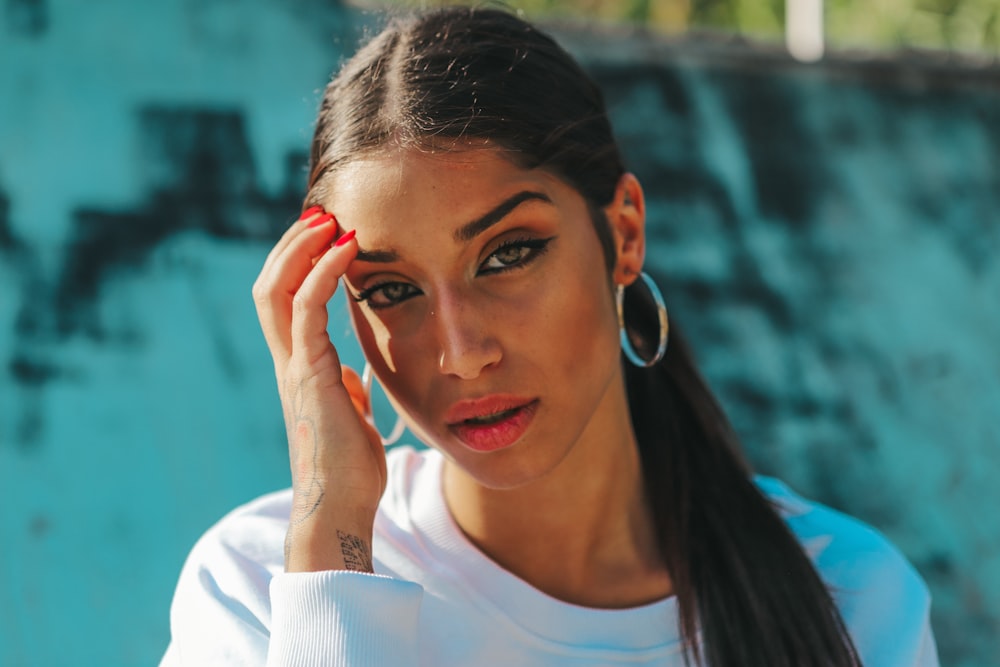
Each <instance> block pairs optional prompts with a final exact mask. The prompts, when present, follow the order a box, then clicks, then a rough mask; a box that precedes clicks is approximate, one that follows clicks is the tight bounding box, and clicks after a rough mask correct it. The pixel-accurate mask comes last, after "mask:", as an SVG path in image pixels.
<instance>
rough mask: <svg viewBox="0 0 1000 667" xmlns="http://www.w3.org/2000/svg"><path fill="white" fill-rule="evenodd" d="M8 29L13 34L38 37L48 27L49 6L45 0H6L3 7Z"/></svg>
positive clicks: (42, 34)
mask: <svg viewBox="0 0 1000 667" xmlns="http://www.w3.org/2000/svg"><path fill="white" fill-rule="evenodd" d="M4 10H5V12H4V14H5V18H6V19H7V26H8V28H9V30H10V31H11V32H12V33H14V34H15V35H21V36H23V37H30V38H38V37H42V36H44V35H45V33H46V32H48V29H49V6H48V2H46V0H7V3H6V6H5V7H4Z"/></svg>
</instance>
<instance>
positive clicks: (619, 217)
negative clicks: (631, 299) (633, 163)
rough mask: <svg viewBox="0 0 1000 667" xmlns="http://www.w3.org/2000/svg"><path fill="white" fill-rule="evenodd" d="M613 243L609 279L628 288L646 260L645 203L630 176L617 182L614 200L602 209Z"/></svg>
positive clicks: (636, 180)
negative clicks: (612, 268) (612, 266)
mask: <svg viewBox="0 0 1000 667" xmlns="http://www.w3.org/2000/svg"><path fill="white" fill-rule="evenodd" d="M604 214H605V216H606V217H607V219H608V224H609V225H610V227H611V234H612V236H613V238H614V242H615V266H614V270H613V271H612V274H611V278H612V280H613V281H614V283H615V284H616V285H626V286H628V285H631V284H632V283H633V282H635V280H636V278H638V277H639V272H640V271H642V264H643V261H644V260H645V257H646V201H645V199H644V198H643V194H642V185H640V184H639V179H637V178H636V177H635V176H634V175H633V174H630V173H625V174H623V175H622V177H621V178H619V179H618V185H617V186H616V187H615V197H614V199H613V200H612V201H611V203H610V204H608V205H607V206H606V207H604Z"/></svg>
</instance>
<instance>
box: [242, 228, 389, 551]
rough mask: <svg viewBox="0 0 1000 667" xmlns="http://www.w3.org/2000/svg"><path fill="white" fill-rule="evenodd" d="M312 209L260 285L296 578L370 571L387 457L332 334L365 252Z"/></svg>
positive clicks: (273, 257) (278, 250) (267, 265)
mask: <svg viewBox="0 0 1000 667" xmlns="http://www.w3.org/2000/svg"><path fill="white" fill-rule="evenodd" d="M337 232H338V225H337V222H336V220H335V219H334V218H333V216H332V215H330V214H325V213H323V212H322V210H320V209H318V208H314V209H310V210H309V211H306V212H305V213H304V214H303V217H302V218H301V219H300V220H298V221H297V222H296V223H295V224H293V225H292V226H291V227H290V228H289V229H288V231H286V232H285V234H284V235H283V236H282V237H281V239H280V240H279V241H278V243H277V244H276V245H275V247H274V249H273V250H271V252H270V254H269V255H268V257H267V260H266V261H265V262H264V268H263V269H262V270H261V272H260V275H259V276H258V277H257V281H256V282H255V283H254V286H253V296H254V302H255V304H256V306H257V316H258V318H259V319H260V324H261V328H262V329H263V331H264V338H265V339H266V341H267V345H268V347H269V348H270V350H271V356H272V358H273V359H274V371H275V376H276V377H277V381H278V393H279V395H280V397H281V404H282V409H283V412H284V416H285V425H286V428H287V431H288V451H289V459H290V462H291V470H292V499H293V500H292V512H291V517H290V522H289V529H288V538H287V540H286V543H285V567H286V569H287V570H288V571H315V570H322V569H361V570H371V551H370V549H371V547H370V545H371V534H372V524H373V522H374V517H375V511H376V509H377V507H378V503H379V499H380V498H381V496H382V492H383V491H384V490H385V483H386V463H385V451H384V449H383V447H382V443H381V439H380V438H379V435H378V433H377V431H376V430H375V429H374V427H373V426H372V425H371V423H370V422H369V421H368V420H367V417H368V416H370V412H371V406H370V405H368V403H367V399H366V398H365V393H364V390H363V387H362V384H361V379H360V378H359V377H358V375H357V373H355V372H354V371H352V370H351V369H349V368H346V367H342V366H341V364H340V358H339V357H338V355H337V350H336V348H335V347H334V346H333V343H332V342H331V341H330V337H329V334H327V323H328V314H327V302H329V301H330V299H331V298H332V297H333V295H334V292H335V291H336V289H337V283H338V281H339V279H340V277H341V276H343V275H344V272H345V271H346V270H347V267H348V266H349V265H350V263H351V262H352V261H353V260H354V257H355V256H356V255H357V250H358V246H357V242H356V241H354V240H353V234H352V233H348V234H346V235H344V236H343V237H342V238H341V240H340V241H338V243H337V244H336V245H334V246H332V247H331V243H332V242H333V240H334V239H335V238H336V236H337Z"/></svg>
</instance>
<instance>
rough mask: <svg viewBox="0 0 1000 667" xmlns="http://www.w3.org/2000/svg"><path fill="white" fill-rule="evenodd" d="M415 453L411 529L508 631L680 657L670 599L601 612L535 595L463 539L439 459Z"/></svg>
mask: <svg viewBox="0 0 1000 667" xmlns="http://www.w3.org/2000/svg"><path fill="white" fill-rule="evenodd" d="M417 454H418V455H419V456H420V457H421V458H422V462H421V465H420V466H419V469H418V470H417V472H416V475H415V477H414V479H413V488H412V495H411V503H410V504H411V512H412V515H411V519H412V521H413V525H414V526H415V528H416V529H417V530H418V531H419V533H421V534H422V536H423V540H422V541H423V542H424V546H425V548H426V549H427V550H428V552H429V555H430V557H431V559H432V562H434V563H435V564H436V565H435V566H436V567H438V568H440V569H441V570H450V576H452V577H454V578H456V579H458V580H460V581H461V582H462V583H463V585H464V586H465V587H466V588H467V590H468V593H469V595H470V596H474V597H475V598H476V601H477V603H479V604H482V605H485V606H488V607H492V608H493V610H494V611H495V612H497V614H499V615H500V616H502V617H504V618H505V619H507V620H508V621H509V622H510V623H511V625H512V626H516V627H517V628H518V629H519V630H520V631H521V632H523V633H526V634H527V635H530V636H532V637H534V638H536V639H538V640H541V641H548V642H555V643H558V644H563V645H572V646H577V647H582V646H585V647H588V649H591V650H603V651H607V650H612V651H616V652H626V653H628V652H631V653H635V652H641V653H642V654H643V655H644V656H646V654H650V653H656V654H659V653H663V654H673V653H680V651H681V650H682V646H683V643H682V641H681V639H680V634H679V631H678V623H677V621H678V609H677V599H676V597H675V596H670V597H667V598H665V599H663V600H659V601H656V602H652V603H649V604H646V605H641V606H638V607H630V608H626V609H599V608H592V607H584V606H580V605H576V604H572V603H569V602H565V601H562V600H559V599H557V598H554V597H552V596H550V595H548V594H547V593H544V592H543V591H540V590H539V589H537V588H535V587H534V586H532V585H531V584H529V583H528V582H526V581H524V580H523V579H521V578H520V577H518V576H517V575H515V574H513V573H511V572H509V571H508V570H505V569H503V568H502V567H501V566H500V565H498V564H497V563H496V562H495V561H493V560H492V559H491V558H490V557H489V556H487V555H486V554H484V553H483V552H482V551H480V550H479V549H478V547H476V546H475V545H474V544H473V543H472V542H471V541H470V540H469V539H468V538H467V537H466V536H465V534H464V533H463V532H462V530H461V529H460V528H459V527H458V524H457V523H456V522H455V520H454V518H453V517H452V515H451V511H450V510H449V509H448V507H447V503H446V502H445V499H444V493H443V491H442V483H441V482H442V480H441V477H442V475H441V471H442V467H443V463H444V457H443V456H442V455H441V454H440V453H439V452H437V451H436V450H427V451H422V452H418V453H417Z"/></svg>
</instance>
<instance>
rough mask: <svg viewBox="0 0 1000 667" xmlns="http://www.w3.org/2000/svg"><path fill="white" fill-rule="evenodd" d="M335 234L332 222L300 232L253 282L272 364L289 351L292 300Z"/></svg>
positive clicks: (280, 359) (334, 225)
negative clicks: (273, 359) (271, 356)
mask: <svg viewBox="0 0 1000 667" xmlns="http://www.w3.org/2000/svg"><path fill="white" fill-rule="evenodd" d="M318 219H320V220H321V219H322V218H318ZM329 222H332V218H331V220H330V221H328V223H329ZM335 233H336V224H335V223H333V224H322V225H320V226H317V227H314V228H312V229H307V230H305V231H300V233H299V234H298V235H296V236H295V237H294V238H292V240H291V241H290V242H289V243H288V244H287V245H286V247H285V249H284V251H283V252H282V253H281V254H279V255H278V256H276V257H275V258H274V259H273V260H272V261H271V264H270V266H266V267H265V268H264V269H263V270H262V271H261V273H260V275H259V276H258V277H257V281H256V282H255V283H254V286H253V297H254V303H255V304H256V306H257V317H258V319H259V320H260V325H261V329H262V330H263V331H264V338H265V339H266V340H267V344H268V347H270V348H271V354H272V355H273V356H274V358H275V362H276V363H281V362H283V361H284V360H287V358H288V356H289V355H290V354H291V339H290V329H291V322H292V314H291V310H292V300H293V298H294V296H295V294H296V292H298V290H299V289H300V288H301V286H302V283H303V281H304V280H305V278H306V276H307V275H309V272H310V271H312V270H313V268H314V264H315V260H316V258H317V257H321V256H322V255H323V253H325V252H326V250H327V249H328V248H329V247H330V240H331V239H332V238H333V236H334V234H335Z"/></svg>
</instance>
